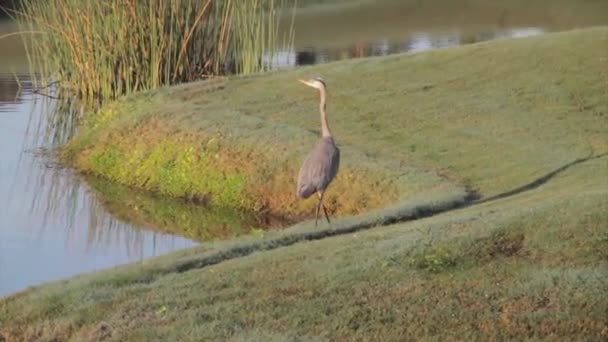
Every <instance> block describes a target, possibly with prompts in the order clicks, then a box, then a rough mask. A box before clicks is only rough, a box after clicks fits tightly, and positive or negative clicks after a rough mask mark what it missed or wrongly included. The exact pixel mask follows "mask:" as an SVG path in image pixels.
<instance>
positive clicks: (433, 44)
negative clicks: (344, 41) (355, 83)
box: [264, 27, 545, 68]
mask: <svg viewBox="0 0 608 342" xmlns="http://www.w3.org/2000/svg"><path fill="white" fill-rule="evenodd" d="M544 32H545V30H544V29H542V28H538V27H521V28H509V29H502V30H495V31H479V32H474V33H461V32H459V31H452V32H431V31H429V32H424V31H418V32H416V31H415V32H412V33H409V34H407V35H406V36H405V37H404V38H403V39H401V40H395V39H389V38H380V39H377V40H373V41H367V42H359V43H355V44H353V45H351V46H346V47H340V46H333V47H328V48H316V47H303V48H299V49H297V50H293V49H292V50H282V51H279V52H276V53H275V54H274V55H273V56H272V59H271V58H270V57H269V56H267V57H266V58H265V59H264V62H265V63H267V64H268V63H269V64H270V65H271V66H272V67H273V68H288V67H294V66H300V65H312V64H320V63H327V62H332V61H338V60H343V59H351V58H363V57H371V56H386V55H391V54H397V53H418V52H422V51H427V50H430V49H441V48H448V47H453V46H458V45H464V44H472V43H478V42H483V41H488V40H494V39H505V38H522V37H529V36H534V35H540V34H543V33H544Z"/></svg>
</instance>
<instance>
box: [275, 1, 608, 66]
mask: <svg viewBox="0 0 608 342" xmlns="http://www.w3.org/2000/svg"><path fill="white" fill-rule="evenodd" d="M299 3H300V4H301V6H303V8H300V9H298V11H297V12H296V13H297V15H296V17H295V22H294V28H295V42H294V47H293V48H287V49H283V50H282V51H279V52H278V53H277V54H276V55H275V56H274V58H273V60H272V61H270V60H268V59H267V62H270V63H271V64H272V65H274V66H277V67H292V66H298V65H310V64H318V63H327V62H332V61H337V60H342V59H349V58H361V57H369V56H384V55H389V54H395V53H417V52H421V51H426V50H429V49H436V48H447V47H453V46H458V45H464V44H472V43H478V42H483V41H489V40H494V39H505V38H520V37H527V36H533V35H539V34H543V33H547V32H555V31H562V30H571V29H576V28H583V27H589V26H596V25H607V24H608V1H606V0H580V1H573V0H506V1H501V0H351V1H331V0H330V1H309V2H307V1H306V0H299ZM307 3H309V4H316V5H306V4H307ZM290 18H291V14H290V13H286V14H285V16H284V19H283V26H284V27H287V23H288V22H290Z"/></svg>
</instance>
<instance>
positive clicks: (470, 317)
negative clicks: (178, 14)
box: [0, 27, 608, 341]
mask: <svg viewBox="0 0 608 342" xmlns="http://www.w3.org/2000/svg"><path fill="white" fill-rule="evenodd" d="M607 43H608V28H605V27H601V28H592V29H585V30H577V31H571V32H564V33H558V34H550V35H546V36H541V37H532V38H526V39H519V40H504V41H496V42H489V43H484V44H476V45H471V46H465V47H459V48H454V49H446V50H440V51H431V52H428V53H423V54H418V55H412V56H407V55H400V56H391V57H385V58H373V59H365V60H356V61H347V62H339V63H331V64H327V65H322V66H315V67H310V68H303V69H298V70H291V71H285V72H277V73H273V74H270V75H263V76H255V77H237V78H231V79H227V80H218V81H214V82H210V83H194V84H188V85H182V86H178V87H173V88H166V89H161V90H159V91H157V92H153V93H147V94H142V95H140V96H138V97H137V98H136V99H126V100H124V102H123V103H118V104H115V105H113V106H115V107H112V108H114V109H116V113H115V114H114V115H109V116H108V119H107V120H105V121H103V122H97V123H90V128H89V129H88V130H85V131H84V132H83V134H82V135H81V136H80V137H79V138H78V139H76V140H75V141H73V142H72V143H71V145H70V147H69V150H68V152H69V155H70V156H71V158H73V160H76V159H78V158H83V159H81V160H80V162H79V163H77V165H80V166H82V165H91V164H87V160H88V159H87V158H89V157H87V156H90V155H93V154H94V153H95V152H96V151H102V150H105V149H107V148H108V147H111V146H118V147H119V146H121V144H122V143H124V141H129V142H132V141H131V140H128V139H129V134H128V132H132V134H131V135H134V134H136V133H137V134H138V135H139V133H141V132H144V133H145V132H155V133H154V135H153V136H152V135H148V136H147V138H142V139H152V140H150V141H153V142H154V141H162V139H158V140H154V139H156V137H157V136H160V138H164V137H168V136H180V135H182V134H183V135H184V137H194V138H193V140H197V139H199V137H206V138H205V139H206V140H202V142H204V143H205V144H206V145H208V144H209V141H211V140H210V138H209V137H210V136H214V135H210V134H218V135H217V136H219V137H222V139H220V140H219V144H218V145H214V146H216V148H218V151H220V152H222V153H230V154H231V155H232V154H237V155H238V153H242V152H243V150H246V148H245V147H246V146H251V145H253V146H255V147H256V148H257V147H260V146H261V147H269V150H270V151H272V153H273V154H272V155H273V158H272V159H269V160H270V161H268V160H259V161H257V162H259V163H260V165H262V164H263V165H266V164H265V163H270V164H271V165H273V166H271V167H268V166H256V165H257V163H252V164H251V165H253V166H252V169H251V170H252V171H251V172H248V173H253V174H255V173H256V172H258V171H255V170H257V169H258V168H261V169H263V170H264V171H265V172H269V171H272V170H283V171H285V170H289V169H294V168H296V169H297V166H299V159H301V157H303V155H302V153H303V152H304V151H305V150H306V148H307V147H308V146H310V143H312V142H313V140H314V139H315V138H316V134H314V133H312V132H311V131H316V130H318V127H317V126H318V124H317V113H316V111H315V109H316V103H315V102H316V94H315V93H314V92H311V91H309V89H306V88H304V89H302V88H301V87H300V86H299V85H298V84H297V83H296V82H295V79H296V78H298V77H302V76H306V75H310V76H312V75H316V74H321V75H323V76H324V77H325V78H326V79H327V80H328V84H329V91H330V102H329V107H328V109H329V113H330V120H331V125H332V128H333V129H334V131H335V135H336V139H337V140H338V142H339V143H340V144H341V146H342V147H343V151H344V152H343V157H344V162H345V165H346V168H347V169H349V170H351V171H350V172H352V173H353V175H357V174H358V173H359V172H362V173H364V174H365V170H366V169H367V168H371V167H372V166H373V167H375V168H376V169H374V170H379V171H381V172H383V173H384V174H387V175H391V177H395V175H400V176H401V178H398V179H397V180H393V182H394V183H391V184H393V185H390V186H389V185H386V183H383V181H384V182H388V181H387V180H383V179H382V178H381V179H380V181H379V182H378V183H377V185H376V187H375V188H374V187H371V188H367V187H364V186H362V185H361V184H360V183H358V182H357V181H345V180H342V181H344V182H346V183H347V184H349V185H350V186H352V189H351V190H349V191H348V192H341V191H338V189H340V190H341V189H342V188H340V185H339V183H338V184H336V185H337V186H336V187H333V186H332V188H330V193H334V194H333V196H335V197H334V198H335V200H334V201H335V202H334V204H333V205H335V206H336V207H339V204H340V203H341V202H340V201H346V202H344V203H347V202H348V201H347V200H344V199H343V198H344V197H351V196H356V195H357V194H356V193H357V192H364V191H365V192H367V193H372V192H373V191H374V190H377V189H383V188H384V187H386V188H390V187H393V188H397V189H398V196H397V198H398V200H397V202H391V203H393V204H394V206H393V207H391V208H390V209H386V210H384V209H378V210H376V211H370V212H367V211H365V210H361V214H360V215H358V216H351V217H342V218H340V219H336V220H335V221H333V225H332V226H327V225H321V226H320V227H318V228H316V229H315V228H313V227H312V225H311V223H310V222H309V221H308V222H302V223H301V224H298V225H295V226H292V227H289V228H286V229H285V230H282V231H274V232H266V233H264V234H250V235H244V236H241V237H238V238H234V239H231V240H226V241H215V242H211V243H205V244H202V245H201V246H198V247H195V248H192V249H188V250H184V251H180V252H177V253H173V254H171V255H169V256H164V257H158V258H154V259H150V260H147V261H146V262H144V263H143V264H134V265H126V266H120V267H117V268H115V269H112V270H107V271H102V272H97V273H93V274H89V275H82V276H79V277H75V278H73V279H70V280H67V281H63V282H56V283H51V284H46V285H42V286H39V287H36V288H33V289H30V290H27V291H25V292H22V293H19V294H16V295H14V296H11V297H8V298H6V299H3V300H2V301H0V336H3V337H4V338H5V339H7V340H12V339H43V340H44V339H46V340H51V339H58V340H64V339H68V338H71V339H76V340H79V339H93V340H95V339H102V338H107V339H108V340H150V339H151V340H176V339H178V340H201V339H207V340H232V341H241V340H264V341H266V340H280V341H283V340H290V339H298V338H300V339H303V340H370V339H373V340H386V341H398V340H407V339H442V340H443V339H449V340H451V339H456V340H503V339H517V340H521V339H541V338H544V339H559V338H562V339H565V340H602V339H606V337H607V335H606V334H607V331H608V329H607V321H606V312H607V311H608V297H606V296H605V293H606V292H607V291H608V285H607V284H606V280H605V279H606V277H607V276H608V267H607V266H608V254H607V253H606V251H607V250H608V225H606V222H608V179H607V178H606V171H607V170H608V156H606V153H607V152H608V139H607V138H606V137H608V122H607V121H606V115H608V101H606V98H608V97H607V95H608V88H607V87H606V84H607V83H606V82H607V81H608V69H606V67H605V66H606V63H607V62H608V53H607V52H606V49H605V47H606V46H607ZM209 92H212V93H213V96H207V95H208V93H209ZM236 94H239V96H238V97H237V96H236ZM148 102H150V103H148ZM121 108H122V109H121ZM124 108H129V109H131V110H125V109H124ZM159 122H160V123H162V124H160V123H159ZM167 124H168V125H169V126H167ZM161 128H162V129H161ZM136 130H140V131H136ZM150 134H151V133H150ZM220 134H221V135H220ZM271 134H272V135H271ZM153 138H154V139H153ZM121 141H122V142H121ZM142 141H149V140H142ZM277 141H283V142H284V143H285V146H284V147H283V145H280V146H279V144H277V143H276V142H277ZM237 142H238V143H240V144H236V143H237ZM273 142H274V143H273ZM155 146H156V145H155V144H150V145H149V148H150V150H152V149H154V148H155ZM270 147H272V148H270ZM292 149H293V150H292ZM235 151H236V152H235ZM296 157H298V158H296ZM296 159H298V160H296ZM121 160H123V159H121ZM124 160H126V159H124ZM291 162H293V163H295V165H294V166H289V165H291V164H289V163H291ZM282 163H286V164H289V165H288V166H285V165H283V166H281V164H282ZM230 165H231V164H226V165H224V166H226V167H228V166H230ZM219 166H221V165H220V164H218V167H219ZM159 170H160V169H159ZM88 171H89V172H94V169H93V168H89V169H88ZM371 175H372V176H373V175H374V173H373V172H372V173H371ZM285 177H287V176H285ZM343 177H344V176H343ZM279 184H282V183H279ZM285 184H288V182H285ZM277 186H278V185H277ZM344 187H345V188H344V189H346V186H344ZM270 188H272V187H270ZM277 189H278V190H276V191H277V192H278V193H279V194H280V191H282V190H280V189H279V188H278V187H277ZM411 189H415V190H411ZM463 189H473V190H475V191H477V192H478V193H479V195H480V196H481V197H482V198H486V199H488V200H487V201H483V200H482V201H480V202H478V203H477V204H475V205H469V206H464V207H460V208H458V209H453V210H448V211H445V212H443V213H438V214H436V215H434V216H432V217H427V218H422V219H418V220H413V221H406V222H395V221H396V219H398V218H404V217H409V218H412V217H419V216H425V215H428V214H429V211H432V210H439V209H447V208H450V207H451V206H452V205H453V204H454V203H458V201H462V200H463V197H462V196H463V195H465V194H466V192H465V191H464V190H463ZM305 205H308V207H309V210H312V207H311V205H312V203H310V202H307V203H306V204H304V205H303V206H305ZM364 207H365V206H364ZM366 208H367V207H366ZM365 228H372V229H365ZM336 235H337V236H336ZM304 240H308V242H303V241H304ZM296 242H302V243H296ZM278 247H283V248H278Z"/></svg>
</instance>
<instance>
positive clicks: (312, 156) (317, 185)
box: [298, 137, 340, 198]
mask: <svg viewBox="0 0 608 342" xmlns="http://www.w3.org/2000/svg"><path fill="white" fill-rule="evenodd" d="M339 166H340V150H339V149H338V148H337V147H336V144H335V143H334V139H333V138H332V137H323V138H321V139H320V140H319V141H318V142H317V144H316V145H315V147H314V148H313V149H312V151H310V153H309V154H308V156H307V157H306V159H305V160H304V163H303V164H302V168H301V169H300V173H299V174H298V196H300V197H301V198H308V197H310V196H311V195H312V194H314V193H315V192H319V191H324V190H325V189H326V188H327V186H328V185H329V183H331V181H332V180H333V179H334V177H336V174H337V173H338V168H339Z"/></svg>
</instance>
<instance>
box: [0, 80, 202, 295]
mask: <svg viewBox="0 0 608 342" xmlns="http://www.w3.org/2000/svg"><path fill="white" fill-rule="evenodd" d="M21 82H22V84H21V86H22V89H21V90H20V91H19V89H18V88H19V86H18V83H17V82H15V80H14V77H13V76H12V75H6V74H4V75H2V74H0V296H3V295H7V294H10V293H12V292H15V291H18V290H21V289H24V288H26V287H28V286H30V285H34V284H39V283H42V282H46V281H50V280H55V279H62V278H66V277H70V276H72V275H76V274H79V273H83V272H89V271H92V270H97V269H102V268H107V267H111V266H114V265H117V264H123V263H127V262H133V261H140V260H143V259H144V258H147V257H150V256H155V255H160V254H163V253H167V252H169V251H172V250H177V249H181V248H186V247H189V246H193V245H194V244H195V242H194V241H192V240H189V239H186V238H183V237H179V236H176V235H171V234H164V233H160V232H156V231H154V230H152V229H150V227H137V226H134V225H130V224H128V223H125V222H123V221H121V220H119V219H116V218H115V217H113V216H112V215H111V214H109V213H108V212H107V211H106V210H105V209H104V206H103V205H102V204H101V203H100V201H99V200H98V199H97V197H96V196H94V195H93V194H92V193H91V191H90V189H89V187H88V186H87V185H86V183H85V182H84V181H83V180H82V179H81V178H79V177H77V176H76V175H74V174H73V172H71V171H70V170H67V169H62V168H59V167H58V166H57V165H55V163H54V161H53V160H52V158H50V157H48V156H44V155H41V153H40V150H39V149H30V147H32V146H31V145H32V142H33V141H34V139H33V136H32V135H33V134H35V133H36V130H35V128H36V127H37V121H38V120H41V119H42V118H43V116H42V113H43V109H44V104H45V103H46V104H48V100H46V99H45V98H43V97H42V96H40V95H35V94H32V93H31V87H30V84H29V83H28V81H27V79H26V78H23V79H22V80H21ZM28 127H30V132H27V129H28Z"/></svg>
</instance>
